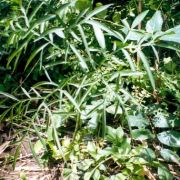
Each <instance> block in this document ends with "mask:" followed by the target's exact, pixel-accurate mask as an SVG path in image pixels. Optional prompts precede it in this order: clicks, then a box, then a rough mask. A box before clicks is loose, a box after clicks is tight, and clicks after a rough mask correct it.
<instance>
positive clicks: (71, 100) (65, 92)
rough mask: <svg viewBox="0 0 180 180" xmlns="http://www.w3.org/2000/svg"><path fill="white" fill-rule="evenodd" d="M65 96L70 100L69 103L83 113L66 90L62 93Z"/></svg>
mask: <svg viewBox="0 0 180 180" xmlns="http://www.w3.org/2000/svg"><path fill="white" fill-rule="evenodd" d="M62 92H63V94H64V95H65V96H66V97H67V98H68V99H69V101H70V102H71V103H72V104H73V105H74V106H75V108H76V109H77V110H78V111H79V112H80V113H81V110H80V109H79V105H78V104H77V102H76V101H75V99H74V98H73V97H72V96H71V95H70V94H69V93H68V92H67V91H65V90H63V91H62Z"/></svg>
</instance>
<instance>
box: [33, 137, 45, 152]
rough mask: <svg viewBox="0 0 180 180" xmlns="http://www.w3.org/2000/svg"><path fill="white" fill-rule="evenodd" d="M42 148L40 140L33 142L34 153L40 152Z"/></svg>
mask: <svg viewBox="0 0 180 180" xmlns="http://www.w3.org/2000/svg"><path fill="white" fill-rule="evenodd" d="M42 149H43V144H42V143H41V141H40V140H38V141H37V142H36V143H35V144H34V152H35V153H36V154H38V153H39V152H41V150H42Z"/></svg>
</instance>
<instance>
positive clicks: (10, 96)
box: [0, 91, 19, 101]
mask: <svg viewBox="0 0 180 180" xmlns="http://www.w3.org/2000/svg"><path fill="white" fill-rule="evenodd" d="M0 94H1V95H3V96H5V97H7V98H10V99H12V100H15V101H19V99H17V98H16V97H14V96H13V95H11V94H9V93H5V92H2V91H0Z"/></svg>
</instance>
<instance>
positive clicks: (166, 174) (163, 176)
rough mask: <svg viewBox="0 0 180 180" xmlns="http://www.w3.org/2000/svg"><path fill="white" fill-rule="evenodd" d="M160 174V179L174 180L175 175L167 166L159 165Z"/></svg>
mask: <svg viewBox="0 0 180 180" xmlns="http://www.w3.org/2000/svg"><path fill="white" fill-rule="evenodd" d="M158 176H159V179H160V180H173V175H172V174H171V173H170V172H169V170H168V169H167V167H165V166H163V165H159V167H158Z"/></svg>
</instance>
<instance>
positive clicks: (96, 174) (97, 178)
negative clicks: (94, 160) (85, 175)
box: [93, 169, 101, 180]
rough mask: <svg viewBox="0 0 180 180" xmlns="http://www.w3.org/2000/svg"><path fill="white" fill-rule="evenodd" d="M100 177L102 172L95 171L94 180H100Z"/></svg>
mask: <svg viewBox="0 0 180 180" xmlns="http://www.w3.org/2000/svg"><path fill="white" fill-rule="evenodd" d="M100 177H101V174H100V171H99V170H98V169H96V170H95V171H94V174H93V179H94V180H99V179H100Z"/></svg>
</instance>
